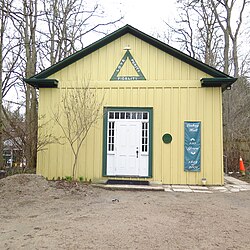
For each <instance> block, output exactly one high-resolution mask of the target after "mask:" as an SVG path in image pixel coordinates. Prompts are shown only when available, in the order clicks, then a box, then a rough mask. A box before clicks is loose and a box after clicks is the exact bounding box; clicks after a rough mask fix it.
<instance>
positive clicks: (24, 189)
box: [0, 174, 49, 195]
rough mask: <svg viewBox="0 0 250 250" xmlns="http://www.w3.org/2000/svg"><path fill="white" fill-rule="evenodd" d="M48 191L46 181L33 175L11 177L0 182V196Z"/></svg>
mask: <svg viewBox="0 0 250 250" xmlns="http://www.w3.org/2000/svg"><path fill="white" fill-rule="evenodd" d="M48 189H49V183H48V181H47V180H46V179H45V178H43V177H41V176H38V175H35V174H18V175H12V176H9V177H6V178H3V179H1V180H0V194H1V195H5V194H6V195H7V194H15V193H25V194H32V193H34V192H44V191H46V190H48Z"/></svg>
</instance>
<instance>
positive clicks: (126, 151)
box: [107, 120, 148, 176]
mask: <svg viewBox="0 0 250 250" xmlns="http://www.w3.org/2000/svg"><path fill="white" fill-rule="evenodd" d="M114 130H115V140H114V152H113V154H111V155H109V154H108V158H107V173H108V174H110V175H114V176H148V154H147V152H142V140H143V128H142V122H141V121H121V120H118V121H115V123H114ZM144 151H145V150H144Z"/></svg>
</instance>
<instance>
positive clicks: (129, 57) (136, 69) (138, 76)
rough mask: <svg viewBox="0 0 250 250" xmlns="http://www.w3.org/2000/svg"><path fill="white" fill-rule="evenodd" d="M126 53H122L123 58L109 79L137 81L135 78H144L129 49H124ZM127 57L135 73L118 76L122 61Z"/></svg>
mask: <svg viewBox="0 0 250 250" xmlns="http://www.w3.org/2000/svg"><path fill="white" fill-rule="evenodd" d="M126 50H127V51H126V53H125V54H124V56H123V58H122V59H121V61H120V63H119V64H118V66H117V67H116V69H115V72H114V74H113V75H112V76H111V78H110V81H137V80H146V78H145V76H144V75H143V73H142V71H141V69H140V67H139V66H138V64H137V63H136V61H135V59H134V58H133V56H132V55H131V53H130V51H129V49H126ZM127 59H129V61H130V63H131V64H132V66H133V67H134V69H135V71H136V73H137V75H135V76H126V75H125V76H120V75H119V73H120V70H121V68H122V67H123V65H124V63H125V62H126V61H127Z"/></svg>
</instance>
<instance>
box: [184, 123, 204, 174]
mask: <svg viewBox="0 0 250 250" xmlns="http://www.w3.org/2000/svg"><path fill="white" fill-rule="evenodd" d="M184 128H185V135H184V136H185V141H184V170H185V171H192V172H199V171H200V170H201V123H200V122H184Z"/></svg>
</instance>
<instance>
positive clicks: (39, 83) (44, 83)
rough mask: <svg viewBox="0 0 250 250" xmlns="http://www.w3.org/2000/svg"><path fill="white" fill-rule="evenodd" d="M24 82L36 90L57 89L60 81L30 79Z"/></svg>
mask: <svg viewBox="0 0 250 250" xmlns="http://www.w3.org/2000/svg"><path fill="white" fill-rule="evenodd" d="M24 81H25V82H26V83H28V84H29V85H31V86H33V87H34V88H57V85H58V80H56V79H37V78H29V79H24Z"/></svg>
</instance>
